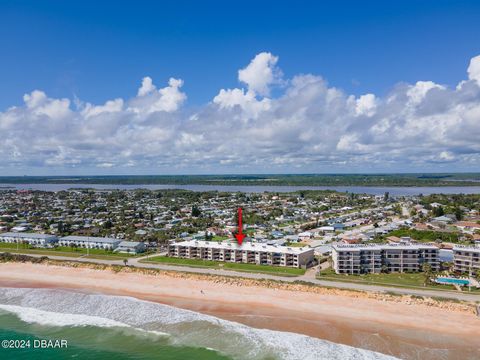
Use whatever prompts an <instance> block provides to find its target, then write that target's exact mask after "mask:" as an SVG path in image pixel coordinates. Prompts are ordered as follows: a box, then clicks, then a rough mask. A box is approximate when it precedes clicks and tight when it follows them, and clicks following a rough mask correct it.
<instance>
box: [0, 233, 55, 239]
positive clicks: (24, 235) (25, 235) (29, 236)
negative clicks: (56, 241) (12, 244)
mask: <svg viewBox="0 0 480 360" xmlns="http://www.w3.org/2000/svg"><path fill="white" fill-rule="evenodd" d="M0 237H17V238H26V239H52V238H57V237H56V236H55V235H50V234H37V233H16V232H6V233H3V234H0Z"/></svg>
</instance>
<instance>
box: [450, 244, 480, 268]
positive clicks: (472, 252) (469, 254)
mask: <svg viewBox="0 0 480 360" xmlns="http://www.w3.org/2000/svg"><path fill="white" fill-rule="evenodd" d="M453 264H454V270H455V271H458V272H461V273H469V274H470V273H471V274H480V247H479V246H455V247H454V248H453Z"/></svg>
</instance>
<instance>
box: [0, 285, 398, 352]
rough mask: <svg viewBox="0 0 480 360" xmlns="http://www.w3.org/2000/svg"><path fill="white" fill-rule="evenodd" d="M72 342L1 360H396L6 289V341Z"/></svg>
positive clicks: (170, 310)
mask: <svg viewBox="0 0 480 360" xmlns="http://www.w3.org/2000/svg"><path fill="white" fill-rule="evenodd" d="M5 339H9V340H30V341H31V343H33V341H34V340H39V339H51V340H67V341H68V348H67V349H33V348H29V349H2V348H0V358H1V359H16V360H17V359H20V360H21V359H29V360H31V359H107V360H108V359H120V360H121V359H169V360H170V359H171V360H177V359H178V360H180V359H182V360H184V359H199V360H210V359H212V360H214V359H215V360H216V359H219V360H220V359H235V360H236V359H238V360H257V359H258V360H263V359H265V360H270V359H272V360H273V359H288V360H296V359H298V360H300V359H301V360H309V359H320V360H321V359H329V360H336V359H339V360H340V359H342V360H345V359H354V360H360V359H365V360H366V359H378V360H381V359H382V360H383V359H393V357H390V356H387V355H383V354H380V353H376V352H372V351H368V350H364V349H358V348H354V347H350V346H346V345H341V344H335V343H332V342H329V341H325V340H321V339H317V338H312V337H309V336H305V335H300V334H294V333H287V332H280V331H272V330H265V329H255V328H251V327H248V326H246V325H242V324H238V323H235V322H231V321H226V320H222V319H219V318H216V317H213V316H209V315H204V314H200V313H196V312H192V311H188V310H183V309H178V308H175V307H172V306H168V305H162V304H158V303H153V302H148V301H142V300H138V299H135V298H131V297H123V296H108V295H95V294H83V293H76V292H72V291H64V290H52V289H15V288H0V340H5Z"/></svg>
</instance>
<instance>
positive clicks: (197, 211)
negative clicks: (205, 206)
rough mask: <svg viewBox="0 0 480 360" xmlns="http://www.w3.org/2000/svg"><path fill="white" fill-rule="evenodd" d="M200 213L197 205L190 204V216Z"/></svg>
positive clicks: (196, 215)
mask: <svg viewBox="0 0 480 360" xmlns="http://www.w3.org/2000/svg"><path fill="white" fill-rule="evenodd" d="M201 214H202V212H201V211H200V209H199V208H198V206H197V205H193V206H192V216H193V217H199V216H200V215H201Z"/></svg>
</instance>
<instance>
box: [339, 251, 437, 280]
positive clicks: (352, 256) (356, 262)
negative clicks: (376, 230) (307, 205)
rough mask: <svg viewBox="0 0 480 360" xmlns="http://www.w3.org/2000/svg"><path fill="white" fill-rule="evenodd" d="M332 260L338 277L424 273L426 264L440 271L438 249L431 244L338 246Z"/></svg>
mask: <svg viewBox="0 0 480 360" xmlns="http://www.w3.org/2000/svg"><path fill="white" fill-rule="evenodd" d="M332 259H333V268H334V270H335V272H336V273H337V274H366V273H380V272H382V270H386V271H388V272H405V271H422V266H423V264H424V263H428V264H430V266H431V267H432V270H433V271H437V270H438V269H439V260H438V248H437V247H436V246H435V245H430V244H365V245H363V244H359V245H343V244H336V245H333V246H332Z"/></svg>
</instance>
